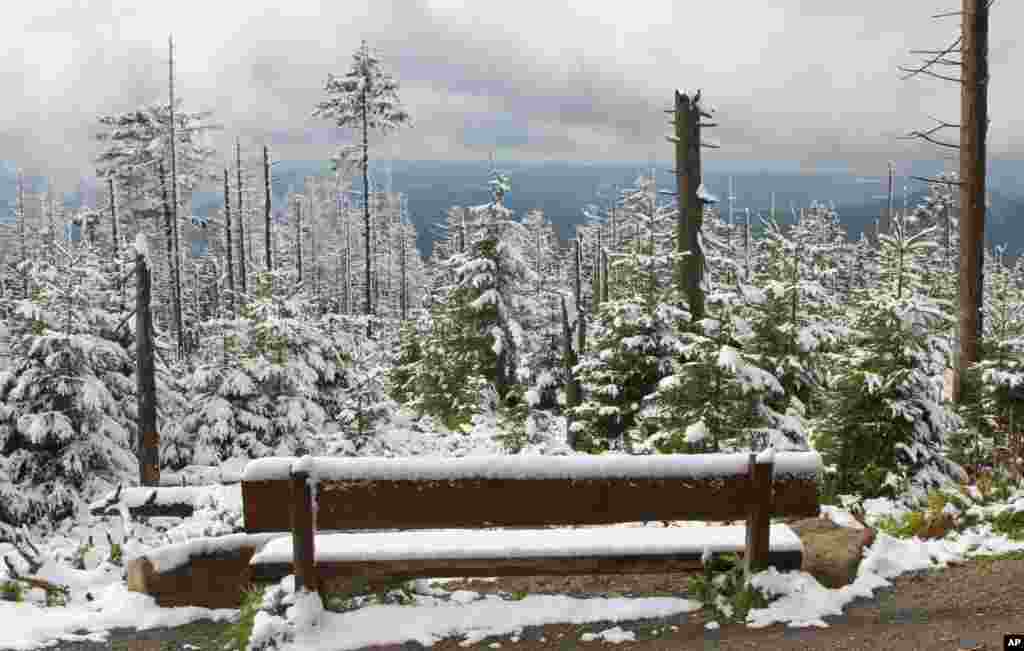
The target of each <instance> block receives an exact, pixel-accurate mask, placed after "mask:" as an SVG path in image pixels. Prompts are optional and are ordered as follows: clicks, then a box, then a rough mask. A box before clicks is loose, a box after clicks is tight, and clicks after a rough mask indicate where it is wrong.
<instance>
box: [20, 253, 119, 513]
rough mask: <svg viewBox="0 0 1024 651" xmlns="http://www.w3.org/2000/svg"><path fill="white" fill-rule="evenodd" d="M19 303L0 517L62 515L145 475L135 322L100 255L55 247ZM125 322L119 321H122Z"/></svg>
mask: <svg viewBox="0 0 1024 651" xmlns="http://www.w3.org/2000/svg"><path fill="white" fill-rule="evenodd" d="M54 253H55V254H54V256H53V258H54V262H52V263H51V262H49V261H48V260H40V261H37V262H36V263H35V264H34V265H33V267H32V269H31V270H30V280H31V284H32V287H33V288H34V289H33V293H32V296H31V297H30V298H28V299H22V300H18V301H17V302H16V304H15V306H14V307H15V309H14V310H11V320H10V323H11V327H12V330H13V334H14V337H13V341H14V345H13V350H12V357H11V363H10V365H9V366H8V368H7V369H5V370H4V371H2V372H0V450H2V455H0V477H2V481H0V486H2V487H3V488H2V489H0V490H2V492H3V499H2V500H0V520H2V521H4V522H7V523H29V524H34V523H46V522H50V523H52V522H55V521H57V520H59V519H61V518H64V517H67V516H70V515H72V514H73V513H74V511H75V509H76V507H79V506H81V505H82V504H83V498H86V499H87V498H88V497H89V496H90V495H94V494H95V493H96V492H97V491H98V490H102V489H104V488H109V487H110V486H111V485H113V484H117V483H121V482H122V481H125V480H129V479H130V478H135V477H137V476H138V472H137V461H136V459H135V458H134V456H133V455H132V452H131V450H132V443H133V438H134V437H135V435H136V432H135V429H136V427H135V417H136V414H135V411H136V408H135V400H134V392H135V383H134V381H133V378H132V373H133V370H134V366H133V363H132V360H131V358H130V356H129V353H128V352H127V350H126V349H125V346H124V345H122V340H121V339H119V337H118V334H117V333H118V329H119V327H122V326H123V325H124V324H125V323H126V320H125V319H123V318H122V317H121V314H120V313H119V312H118V311H117V310H118V306H119V304H120V296H119V294H118V292H117V290H116V287H115V284H114V282H112V278H111V277H112V274H109V273H106V272H105V269H104V265H103V263H102V261H101V257H100V255H99V253H98V252H97V251H95V250H93V249H91V248H90V247H88V246H87V245H86V246H84V247H81V248H77V247H76V248H75V249H67V248H65V247H62V246H60V245H57V244H55V245H54ZM119 324H120V325H119Z"/></svg>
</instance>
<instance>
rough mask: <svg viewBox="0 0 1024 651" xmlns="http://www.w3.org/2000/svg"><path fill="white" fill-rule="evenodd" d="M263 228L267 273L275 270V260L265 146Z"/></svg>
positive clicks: (264, 148) (267, 157) (268, 162)
mask: <svg viewBox="0 0 1024 651" xmlns="http://www.w3.org/2000/svg"><path fill="white" fill-rule="evenodd" d="M263 190H264V197H263V201H264V204H263V227H264V231H263V232H264V238H265V239H264V245H265V247H266V248H265V250H266V255H267V271H273V270H274V260H273V257H272V256H271V250H270V249H271V246H272V244H271V242H270V150H268V149H267V146H266V145H263Z"/></svg>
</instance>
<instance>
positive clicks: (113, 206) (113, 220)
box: [107, 176, 118, 260]
mask: <svg viewBox="0 0 1024 651" xmlns="http://www.w3.org/2000/svg"><path fill="white" fill-rule="evenodd" d="M107 188H108V190H109V192H110V232H111V236H112V237H113V238H114V242H113V247H112V248H113V252H114V259H115V260H116V259H117V255H118V247H117V203H116V201H117V197H116V195H114V177H112V176H111V177H109V178H108V179H107Z"/></svg>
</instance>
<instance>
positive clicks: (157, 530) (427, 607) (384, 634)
mask: <svg viewBox="0 0 1024 651" xmlns="http://www.w3.org/2000/svg"><path fill="white" fill-rule="evenodd" d="M559 428H560V424H558V423H557V422H556V424H555V426H554V428H553V429H554V430H556V431H553V432H551V433H550V434H549V435H548V436H547V437H545V436H541V437H539V440H538V442H535V443H534V444H532V445H530V446H528V447H527V449H526V450H525V452H526V453H545V454H570V451H569V450H568V449H567V448H565V446H564V444H562V443H560V442H558V441H559V439H560V434H559V432H558V431H557V430H558V429H559ZM494 433H495V430H494V423H493V421H492V420H489V419H487V418H485V417H481V418H479V419H477V422H476V424H475V426H474V427H473V428H472V429H471V430H470V431H469V432H457V433H451V432H447V431H443V430H441V429H440V428H434V427H432V426H431V425H430V424H429V423H424V422H420V423H413V422H412V421H411V420H409V419H408V418H404V417H401V416H399V417H396V418H394V419H393V420H392V421H391V422H390V423H389V424H388V425H384V426H382V427H381V430H380V435H379V436H378V437H376V438H375V439H372V440H371V443H370V445H369V449H363V450H360V455H364V454H366V455H376V456H418V455H423V454H428V455H439V454H441V455H450V456H469V455H475V454H495V453H498V452H500V450H501V447H500V444H498V443H497V442H495V441H494V440H493V438H492V437H493V435H494ZM231 465H232V467H233V469H234V470H233V472H234V473H235V474H237V468H238V464H237V463H235V464H231ZM91 497H93V498H95V497H97V496H91ZM193 501H194V503H195V505H196V512H195V513H194V515H193V516H192V517H189V518H186V519H176V518H166V519H164V520H162V521H161V520H157V519H153V520H151V521H149V522H148V523H146V524H142V523H129V524H128V526H124V525H123V524H122V518H121V517H109V516H107V517H102V518H98V517H89V516H87V515H84V512H83V515H82V516H81V517H79V518H78V520H77V521H75V522H68V523H66V524H65V526H64V527H63V528H62V529H61V530H60V531H59V532H58V534H59V535H54V536H50V537H49V538H47V540H45V541H44V542H42V543H41V542H40V541H39V540H37V541H36V544H37V545H39V547H40V549H41V551H42V554H43V557H44V558H45V559H47V561H46V563H45V565H44V566H43V567H42V569H40V570H39V571H38V572H37V573H36V576H38V577H40V578H43V579H46V580H48V581H51V582H53V583H58V584H63V585H67V586H68V587H69V588H70V596H69V600H68V603H67V605H63V606H46V605H45V594H44V593H43V591H42V590H41V589H33V590H31V591H29V592H28V593H27V595H26V597H27V598H26V601H25V602H22V603H13V602H8V601H0V648H4V649H7V648H11V649H33V648H41V647H44V646H47V645H49V644H52V643H53V642H54V641H55V640H74V639H83V638H87V639H92V640H97V641H99V640H103V639H105V636H106V634H107V633H106V632H107V631H109V630H110V629H112V628H119V627H136V628H137V629H140V630H141V629H148V628H155V627H162V626H177V625H181V624H184V623H187V622H190V621H194V620H197V619H215V620H229V619H231V618H234V617H236V616H237V614H238V611H236V610H217V611H211V610H207V609H202V608H160V607H158V606H156V605H155V603H154V602H153V600H152V599H151V598H149V597H145V596H143V595H140V594H136V593H131V592H128V590H127V585H126V583H125V581H124V579H123V576H122V569H121V568H120V567H118V566H116V565H113V564H111V563H110V562H109V561H108V560H106V559H107V557H108V555H109V548H108V545H107V542H106V541H107V537H106V536H107V533H108V532H109V533H110V535H111V537H112V539H113V540H114V541H115V542H119V541H121V540H123V539H124V538H125V535H126V533H127V535H128V541H127V543H126V545H125V549H124V552H125V556H126V557H129V558H130V557H132V556H136V555H139V554H142V553H144V552H146V551H149V550H151V549H154V548H157V547H163V546H166V545H168V544H171V543H179V542H183V541H186V540H190V539H194V538H199V537H203V536H220V535H225V534H229V533H233V532H237V531H240V530H241V499H240V491H239V487H238V486H237V485H234V486H220V485H217V486H211V487H208V488H205V489H203V490H202V491H200V492H199V493H198V494H195V495H194V500H193ZM1005 508H1010V509H1014V510H1024V491H1018V492H1017V493H1016V494H1015V495H1014V496H1013V497H1012V498H1011V499H1010V501H1009V502H1008V503H1007V504H1006V505H999V506H992V507H972V509H974V510H976V512H978V513H982V512H985V511H986V510H988V511H989V512H994V511H997V510H999V509H1005ZM864 510H865V513H866V517H867V518H868V521H869V523H872V522H874V521H875V520H877V519H878V518H880V517H882V516H883V515H886V514H893V513H898V512H899V509H898V508H896V507H895V506H894V505H893V504H892V503H891V502H888V501H887V500H868V501H866V502H865V504H864ZM822 513H823V516H824V517H828V518H830V519H832V520H833V521H834V522H836V523H837V524H840V525H842V526H851V527H859V526H860V525H859V524H858V523H857V522H856V521H855V520H854V519H853V518H852V517H851V516H850V514H849V513H847V512H846V511H844V510H842V509H839V508H836V507H829V506H826V507H823V509H822ZM122 517H123V516H122ZM670 524H671V525H678V526H714V525H709V524H705V523H689V522H687V523H682V522H680V523H670ZM622 526H645V525H643V524H642V523H627V524H624V525H622ZM646 526H648V527H652V528H653V527H663V526H664V524H663V523H648V524H647V525H646ZM90 535H91V536H93V541H94V543H95V547H94V548H93V549H92V550H91V551H90V552H88V553H85V554H84V555H81V556H82V564H83V565H84V566H85V568H86V569H72V567H73V566H72V561H71V559H72V557H74V556H75V552H76V550H77V549H78V548H79V546H80V544H81V542H82V541H84V540H86V539H87V537H88V536H90ZM1022 549H1024V542H1012V541H1009V540H1007V539H1006V538H1004V537H1003V536H1001V535H997V534H994V533H993V532H992V531H991V529H990V528H989V526H988V525H987V524H983V525H980V526H979V527H976V528H974V529H971V530H969V531H968V532H966V533H964V534H955V533H954V534H951V535H950V536H949V537H947V538H946V539H943V540H932V541H920V540H918V539H916V538H915V539H910V540H901V539H896V538H892V537H890V536H888V535H886V534H884V533H881V532H879V534H878V536H877V538H876V540H875V543H874V544H873V545H872V547H871V548H870V549H869V550H868V551H867V552H866V555H865V558H864V561H863V562H862V563H861V565H860V569H859V570H858V575H857V578H856V580H855V581H854V582H853V584H851V585H848V586H845V587H843V588H839V589H834V590H833V589H828V588H825V587H823V586H821V585H820V584H819V583H818V582H817V581H816V580H815V579H814V578H813V577H812V576H811V575H809V574H807V573H805V572H785V573H779V572H777V571H775V570H774V568H770V569H769V570H768V571H766V572H762V573H760V574H758V575H756V576H755V577H754V583H755V585H756V586H758V587H760V588H762V589H763V590H764V591H765V592H769V593H772V594H775V595H778V599H776V600H775V601H773V602H772V603H771V604H770V605H769V606H768V607H767V608H764V609H759V610H758V609H755V610H752V611H751V612H750V613H749V615H748V617H747V625H748V626H750V627H762V626H768V625H770V624H772V623H776V622H782V623H786V624H787V625H789V626H827V624H826V623H825V622H824V619H823V618H824V617H825V616H827V615H830V614H838V613H841V612H842V609H843V607H844V606H846V605H847V604H849V603H850V602H851V601H852V600H853V599H854V598H856V597H858V596H864V597H869V596H871V594H872V593H873V591H874V590H876V589H878V588H879V587H883V586H887V585H890V583H889V581H888V579H891V578H893V577H895V576H898V575H900V574H902V573H905V572H909V571H912V570H918V569H923V568H929V567H944V566H945V565H946V564H947V563H949V562H955V561H959V560H963V559H965V558H967V557H970V556H973V555H978V554H992V553H1001V552H1005V551H1012V550H1022ZM13 552H14V550H13V548H12V547H11V546H10V545H0V555H6V556H8V558H10V560H11V561H12V562H13V564H14V565H15V567H16V568H17V569H19V570H20V571H24V570H25V564H24V562H23V561H21V560H20V559H19V558H16V556H17V555H16V554H14V553H13ZM5 575H6V568H4V569H0V578H3V577H4V576H5ZM444 581H445V580H444V579H434V580H421V581H417V582H416V583H415V590H414V594H413V602H412V603H410V604H405V605H385V604H373V603H366V604H364V605H362V606H360V607H358V608H356V609H354V610H350V611H347V612H344V613H334V612H327V611H323V610H322V606H321V605H320V603H319V599H318V598H317V597H315V596H312V595H300V596H299V597H298V598H296V597H295V595H290V596H288V597H286V602H285V603H288V601H287V600H289V599H290V600H294V601H297V603H295V604H294V605H293V606H292V607H291V608H290V609H289V612H288V613H287V614H286V615H285V616H284V617H273V616H271V615H269V614H267V613H262V612H261V613H259V614H258V615H257V622H256V630H255V631H254V635H255V636H257V637H258V636H260V635H269V634H272V633H273V632H274V631H275V630H282V629H289V630H294V631H295V639H294V641H293V642H292V643H291V644H290V645H289V647H288V648H292V649H296V650H299V649H301V650H314V649H325V650H326V649H331V650H332V651H342V650H344V649H358V648H361V647H365V646H368V645H371V644H399V643H403V642H406V641H408V640H415V641H418V642H420V643H422V644H424V645H430V644H432V643H434V642H436V641H438V640H441V639H443V638H448V637H461V638H463V643H464V644H465V645H469V644H472V643H474V642H477V641H480V640H483V639H485V638H487V637H489V636H495V635H509V636H511V642H513V643H514V642H515V641H517V640H518V634H519V633H520V632H521V631H522V630H523V629H524V628H525V627H528V626H540V625H546V624H555V623H574V624H583V623H588V622H598V621H610V622H625V621H629V620H638V619H646V618H658V617H666V616H671V615H675V614H679V613H686V612H692V611H695V610H698V609H699V608H700V607H701V605H700V604H699V603H698V602H696V601H693V600H690V599H682V598H671V597H649V598H624V597H617V598H589V599H582V598H575V597H570V596H568V595H527V596H526V597H525V598H522V599H520V600H508V599H504V598H502V597H501V596H498V595H481V594H479V593H476V592H472V591H468V590H461V589H455V588H453V589H451V590H447V589H443V588H441V587H438V586H439V585H444V584H445V583H444ZM289 583H290V581H289V579H285V581H283V582H282V586H283V589H284V591H285V594H287V592H288V590H287V588H288V587H289ZM313 622H315V623H316V625H315V626H313V625H312V623H313ZM584 635H585V639H582V638H581V641H590V640H603V641H605V642H610V643H617V642H621V641H626V640H630V639H632V633H631V632H630V631H629V630H623V628H622V627H620V626H613V627H611V628H608V629H606V630H603V631H601V632H599V633H596V634H594V633H588V634H584Z"/></svg>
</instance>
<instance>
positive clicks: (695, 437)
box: [686, 420, 708, 443]
mask: <svg viewBox="0 0 1024 651" xmlns="http://www.w3.org/2000/svg"><path fill="white" fill-rule="evenodd" d="M707 436H708V428H707V426H706V425H704V421H703V420H698V421H697V422H696V423H691V424H690V425H689V426H687V428H686V442H687V443H696V442H698V441H703V440H704V439H705V438H707Z"/></svg>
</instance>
